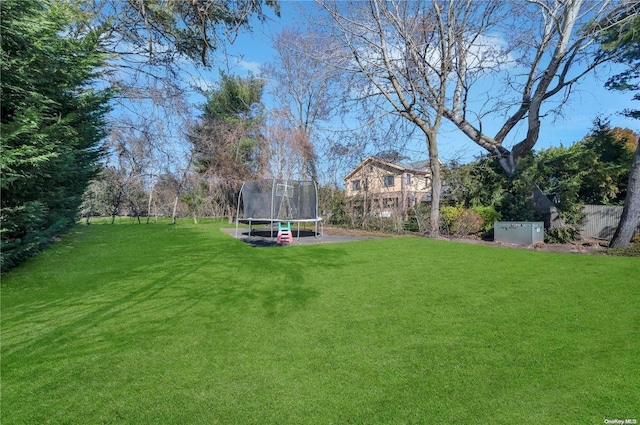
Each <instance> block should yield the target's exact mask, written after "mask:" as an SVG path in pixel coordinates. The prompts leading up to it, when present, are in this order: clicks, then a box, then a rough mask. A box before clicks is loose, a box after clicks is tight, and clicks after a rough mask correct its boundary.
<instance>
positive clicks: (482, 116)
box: [434, 0, 629, 228]
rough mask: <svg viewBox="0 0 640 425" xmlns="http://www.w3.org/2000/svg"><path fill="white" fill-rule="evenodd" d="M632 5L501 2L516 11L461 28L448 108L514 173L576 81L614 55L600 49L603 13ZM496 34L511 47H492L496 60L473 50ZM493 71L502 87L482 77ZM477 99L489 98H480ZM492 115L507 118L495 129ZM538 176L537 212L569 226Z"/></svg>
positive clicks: (554, 223) (543, 0) (461, 125)
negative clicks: (472, 30)
mask: <svg viewBox="0 0 640 425" xmlns="http://www.w3.org/2000/svg"><path fill="white" fill-rule="evenodd" d="M437 3H438V2H437V1H435V0H434V4H437ZM469 3H471V2H469ZM628 5H629V2H625V1H623V2H612V1H609V0H601V1H583V0H571V1H560V0H530V1H528V2H511V3H507V2H504V3H502V4H500V5H499V6H500V9H501V10H502V11H506V12H508V14H509V16H510V17H511V18H510V19H505V20H502V19H501V20H500V21H495V20H494V21H493V23H491V25H485V24H484V23H483V22H482V21H479V22H477V23H475V25H477V27H478V28H479V29H480V30H482V31H477V32H476V37H468V36H466V35H465V34H464V33H461V36H460V37H459V38H458V41H457V50H456V51H457V56H456V57H454V62H452V68H453V69H454V70H455V75H456V76H457V78H456V88H455V95H454V97H453V98H451V99H450V101H449V102H448V103H447V105H446V106H445V107H444V108H443V114H444V116H445V117H446V118H447V119H449V120H450V121H451V122H452V123H454V124H455V125H456V126H457V127H458V128H459V129H460V130H461V131H462V132H463V133H464V134H465V135H467V136H468V137H469V138H470V139H471V140H473V141H474V142H475V143H476V144H478V145H479V146H481V147H482V148H484V149H486V150H487V151H488V152H489V153H490V154H492V155H493V156H495V157H496V158H498V160H499V162H500V164H501V166H502V168H503V169H504V171H505V173H506V174H507V175H508V176H510V177H511V176H513V175H514V174H515V172H516V169H517V164H518V161H519V159H520V158H521V157H523V156H524V155H526V154H527V153H529V152H530V151H531V150H532V148H533V147H534V146H535V144H536V143H537V142H538V138H539V134H540V126H541V123H542V119H543V118H544V117H545V116H547V115H558V114H562V111H563V107H564V106H565V105H566V104H567V103H568V101H569V99H570V96H571V95H572V93H573V91H574V88H575V86H576V84H577V83H578V82H579V81H580V80H581V79H582V78H583V77H584V76H585V75H587V74H588V73H590V72H591V71H593V70H594V69H595V68H597V67H598V66H600V65H602V64H604V63H605V62H607V61H609V60H610V59H611V57H612V56H611V55H609V54H602V53H599V52H597V51H596V47H597V46H595V43H594V40H595V39H594V34H597V33H599V32H600V31H602V30H603V29H604V28H607V27H608V26H609V25H610V24H611V21H610V20H609V19H606V20H600V21H598V20H597V19H598V18H601V17H603V16H610V17H613V16H618V15H619V13H621V12H622V11H623V10H625V9H626V7H628ZM474 7H479V6H478V5H477V4H476V5H474ZM612 9H613V10H614V11H613V12H612ZM496 24H497V25H496ZM492 32H493V33H494V34H495V33H497V34H501V36H500V39H495V36H492V35H491V34H492ZM492 37H493V43H494V44H500V43H503V44H504V47H503V48H500V47H499V46H498V49H497V50H496V54H494V55H493V57H494V58H495V59H496V60H494V61H489V64H490V65H493V66H487V65H486V64H482V63H479V61H478V58H477V57H475V56H474V54H473V53H474V52H478V51H479V49H480V50H484V51H487V50H488V49H487V46H486V45H484V44H485V43H486V42H487V41H491V39H492ZM483 40H484V41H483ZM488 79H494V80H497V81H501V82H502V85H501V89H500V90H495V88H494V87H491V88H489V89H487V88H486V85H485V84H483V83H485V82H486V81H487V80H488ZM483 85H484V87H483ZM491 90H494V92H495V93H497V94H498V96H495V95H492V93H491ZM473 99H486V101H485V102H483V103H475V104H474V102H473ZM490 120H493V122H494V123H495V122H501V123H502V124H501V125H500V127H499V129H498V131H497V132H496V133H495V134H494V135H493V136H490V135H489V134H488V133H487V131H488V130H486V128H487V127H488V126H486V125H484V124H486V122H487V121H490ZM508 138H510V139H511V140H514V141H515V144H514V145H513V146H512V147H511V148H510V149H509V148H508V147H507V146H505V145H506V142H507V139H508ZM532 184H533V187H532V189H533V195H532V199H533V201H534V205H535V206H536V209H537V210H538V212H540V213H543V214H545V215H548V223H547V225H548V227H550V228H555V227H562V226H564V222H563V220H562V219H561V217H560V214H559V211H558V210H557V208H555V206H554V205H553V204H552V203H551V202H550V201H549V199H548V198H547V197H546V196H545V195H544V193H542V191H541V190H540V188H539V187H537V186H536V185H535V183H534V182H532Z"/></svg>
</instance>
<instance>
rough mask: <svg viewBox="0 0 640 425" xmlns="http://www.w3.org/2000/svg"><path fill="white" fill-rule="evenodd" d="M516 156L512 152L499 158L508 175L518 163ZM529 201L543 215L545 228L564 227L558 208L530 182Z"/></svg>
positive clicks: (511, 175) (514, 170)
mask: <svg viewBox="0 0 640 425" xmlns="http://www.w3.org/2000/svg"><path fill="white" fill-rule="evenodd" d="M518 158H519V157H517V156H515V155H514V154H513V152H511V153H509V154H508V155H505V156H503V157H501V158H500V159H499V161H498V162H499V163H500V166H501V167H502V169H503V170H504V172H505V173H506V174H507V176H508V177H513V175H514V174H515V172H516V167H517V165H518ZM531 201H532V202H533V207H534V208H535V210H536V212H537V213H538V214H540V215H542V216H543V217H544V227H545V229H547V230H553V229H561V228H563V227H566V223H565V222H564V219H563V218H562V216H561V215H560V212H561V211H560V209H559V208H558V207H556V206H555V205H554V203H553V202H551V201H550V200H549V198H547V195H545V194H544V192H543V191H542V189H540V187H538V185H537V184H535V183H532V188H531Z"/></svg>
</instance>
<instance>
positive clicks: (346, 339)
mask: <svg viewBox="0 0 640 425" xmlns="http://www.w3.org/2000/svg"><path fill="white" fill-rule="evenodd" d="M220 227H229V225H228V224H223V223H219V222H213V221H208V222H202V223H200V224H198V225H194V224H191V223H189V222H187V221H182V222H179V224H178V225H177V226H169V225H167V224H151V225H139V224H133V223H129V222H127V221H125V222H123V223H120V224H116V225H108V224H92V225H90V226H78V227H77V228H75V229H74V230H73V231H72V233H71V234H69V235H68V236H66V237H64V238H63V239H62V240H60V241H58V242H57V243H55V244H54V245H53V246H51V247H50V248H49V249H47V250H46V251H45V252H43V253H41V254H40V255H38V256H37V257H36V258H34V259H32V260H31V261H29V262H27V263H25V264H23V265H22V266H20V267H19V268H17V269H14V270H12V271H11V272H9V273H8V274H6V275H5V276H3V278H2V294H1V295H2V299H1V304H2V314H1V320H2V322H1V330H2V347H1V354H2V358H1V360H2V363H1V378H2V398H1V403H2V405H1V417H0V422H1V423H3V424H48V423H51V424H453V423H468V424H515V423H517V424H602V423H604V420H605V419H627V418H635V419H638V420H640V398H639V394H640V261H638V259H636V258H621V257H601V256H584V255H569V254H553V253H542V252H533V251H526V250H513V249H503V248H493V247H485V246H474V245H468V244H459V243H451V242H446V241H435V240H428V239H422V238H413V237H397V238H385V239H377V240H367V241H361V242H352V243H344V244H324V245H313V246H296V245H295V244H294V245H292V246H287V247H269V248H252V247H250V246H248V245H246V244H244V243H242V242H240V241H237V240H235V239H233V238H231V237H229V236H227V235H225V234H223V233H222V232H220V230H219V228H220Z"/></svg>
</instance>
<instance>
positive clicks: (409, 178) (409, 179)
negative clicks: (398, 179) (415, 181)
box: [407, 173, 411, 186]
mask: <svg viewBox="0 0 640 425" xmlns="http://www.w3.org/2000/svg"><path fill="white" fill-rule="evenodd" d="M410 184H411V174H408V173H407V186H408V185H410Z"/></svg>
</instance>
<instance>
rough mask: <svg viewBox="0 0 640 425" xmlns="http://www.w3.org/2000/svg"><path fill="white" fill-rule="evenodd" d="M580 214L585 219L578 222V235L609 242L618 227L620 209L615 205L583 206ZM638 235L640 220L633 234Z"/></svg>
mask: <svg viewBox="0 0 640 425" xmlns="http://www.w3.org/2000/svg"><path fill="white" fill-rule="evenodd" d="M582 212H584V214H585V217H584V219H582V221H581V222H580V234H581V235H582V236H583V237H588V238H599V239H607V240H611V238H612V237H613V234H614V233H615V231H616V228H617V227H618V222H619V221H620V216H621V215H622V207H621V206H615V205H613V206H612V205H585V206H584V208H583V210H582ZM638 233H640V220H639V221H638V224H637V226H636V230H635V234H638Z"/></svg>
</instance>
